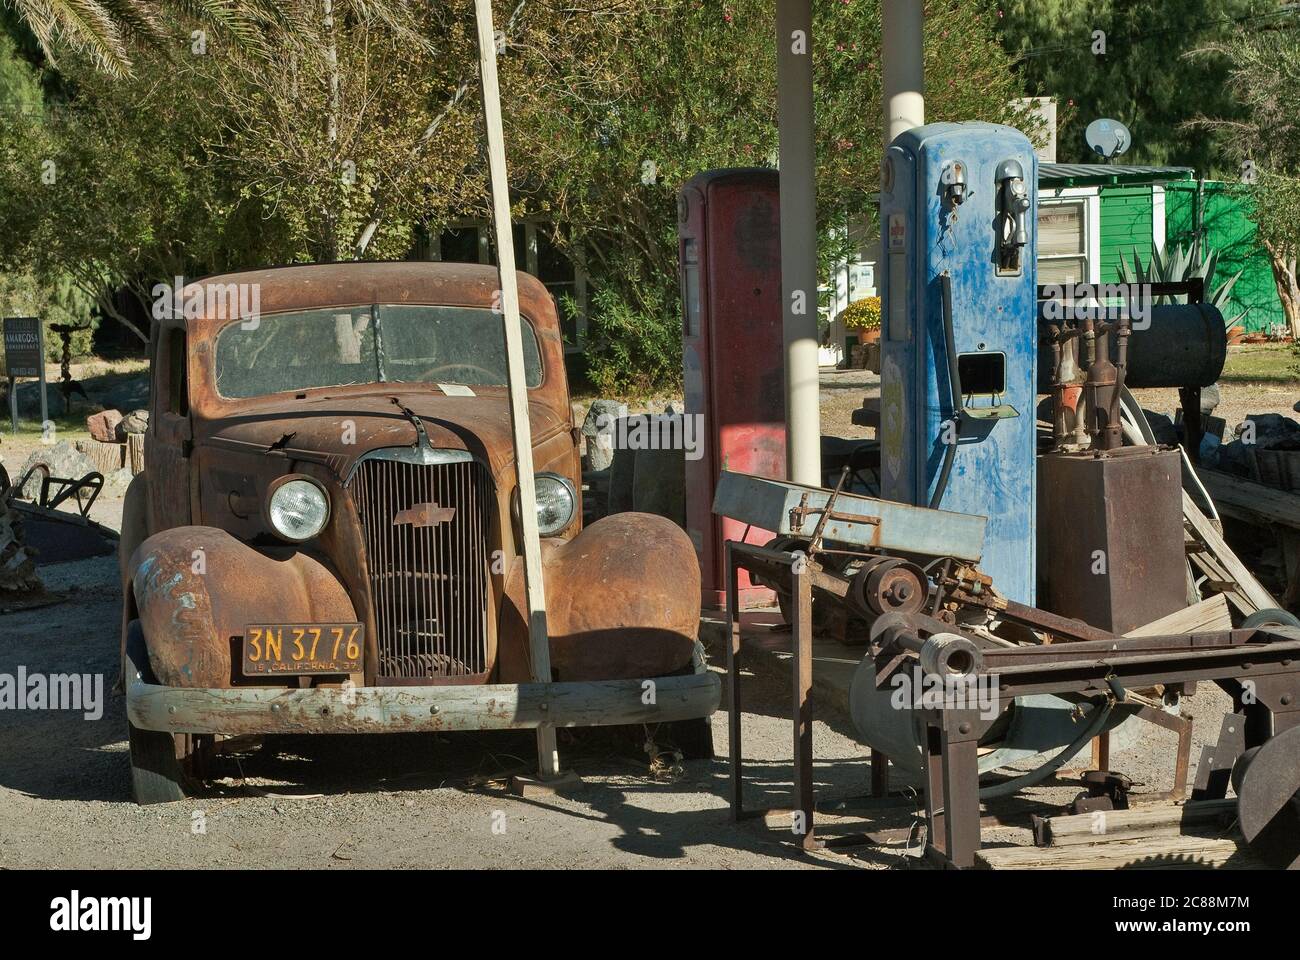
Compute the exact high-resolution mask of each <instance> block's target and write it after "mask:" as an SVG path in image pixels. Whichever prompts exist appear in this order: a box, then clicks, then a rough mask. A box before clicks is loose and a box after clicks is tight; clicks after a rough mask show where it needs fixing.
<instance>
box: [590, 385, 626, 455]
mask: <svg viewBox="0 0 1300 960" xmlns="http://www.w3.org/2000/svg"><path fill="white" fill-rule="evenodd" d="M626 416H627V404H626V403H619V402H618V401H617V400H596V401H594V402H593V403H592V404H591V409H589V410H588V411H587V417H586V419H585V420H583V421H582V435H583V437H585V438H586V440H587V458H586V459H587V469H588V470H605V469H607V468H608V467H609V465H610V464H611V463H613V462H614V438H615V425H616V424H617V423H618V421H619V420H620V419H622V418H623V417H626Z"/></svg>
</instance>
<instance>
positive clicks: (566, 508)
mask: <svg viewBox="0 0 1300 960" xmlns="http://www.w3.org/2000/svg"><path fill="white" fill-rule="evenodd" d="M533 483H534V484H535V485H536V488H537V533H538V534H539V535H540V536H543V537H553V536H555V535H556V534H557V533H563V532H564V530H565V529H566V528H567V527H568V526H569V524H570V523H572V522H573V512H574V510H575V509H577V505H578V497H577V494H575V493H574V492H573V484H571V483H570V482H569V481H568V480H566V479H565V478H564V477H562V476H560V475H559V474H557V473H539V474H537V476H536V477H534V478H533Z"/></svg>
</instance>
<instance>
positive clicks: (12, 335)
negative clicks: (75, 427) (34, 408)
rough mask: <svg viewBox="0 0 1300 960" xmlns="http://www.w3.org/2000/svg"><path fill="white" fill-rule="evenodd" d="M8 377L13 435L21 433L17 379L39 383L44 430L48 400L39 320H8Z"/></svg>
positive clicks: (5, 328)
mask: <svg viewBox="0 0 1300 960" xmlns="http://www.w3.org/2000/svg"><path fill="white" fill-rule="evenodd" d="M0 323H2V324H3V326H4V345H5V376H7V377H8V378H9V415H10V418H11V420H12V423H13V428H14V433H17V432H18V379H19V378H20V377H29V378H30V377H36V378H37V379H38V380H40V398H41V428H42V429H45V425H46V424H47V423H48V422H49V410H48V409H47V407H46V398H45V337H44V334H43V333H42V331H41V318H40V317H5V318H4V320H2V321H0Z"/></svg>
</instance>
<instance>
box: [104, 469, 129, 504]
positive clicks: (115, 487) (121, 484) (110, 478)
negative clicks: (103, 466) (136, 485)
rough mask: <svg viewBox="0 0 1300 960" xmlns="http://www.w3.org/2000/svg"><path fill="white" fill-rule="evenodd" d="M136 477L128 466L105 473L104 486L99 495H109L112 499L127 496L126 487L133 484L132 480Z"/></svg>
mask: <svg viewBox="0 0 1300 960" xmlns="http://www.w3.org/2000/svg"><path fill="white" fill-rule="evenodd" d="M134 478H135V474H133V473H132V472H131V471H130V469H129V468H127V467H123V468H122V469H121V470H114V471H113V472H112V473H109V474H105V476H104V488H103V489H102V490H100V491H99V495H100V496H101V497H108V498H109V499H111V500H120V499H121V498H122V497H124V496H126V488H127V487H129V486H130V485H131V481H132V480H133V479H134Z"/></svg>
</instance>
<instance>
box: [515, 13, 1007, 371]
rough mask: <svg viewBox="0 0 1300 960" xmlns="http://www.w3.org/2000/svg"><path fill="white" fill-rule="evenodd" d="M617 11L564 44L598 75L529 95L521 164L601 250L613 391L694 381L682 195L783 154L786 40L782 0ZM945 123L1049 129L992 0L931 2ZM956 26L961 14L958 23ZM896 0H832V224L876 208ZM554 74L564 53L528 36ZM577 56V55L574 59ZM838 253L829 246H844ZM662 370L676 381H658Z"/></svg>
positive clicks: (825, 139)
mask: <svg viewBox="0 0 1300 960" xmlns="http://www.w3.org/2000/svg"><path fill="white" fill-rule="evenodd" d="M625 9H627V11H628V12H626V13H625V14H623V15H621V16H609V17H604V18H602V19H601V20H600V21H599V22H598V23H593V24H591V25H590V26H588V27H587V28H586V30H585V31H580V32H577V33H575V34H573V35H570V36H568V37H567V40H566V42H565V43H564V45H563V49H565V50H566V52H568V53H569V54H570V56H572V57H573V58H574V59H575V60H577V61H579V62H581V63H584V64H588V65H589V68H588V70H587V72H586V73H585V74H584V76H583V79H582V82H580V83H575V84H573V85H572V86H571V87H569V88H565V87H564V86H563V85H562V84H558V83H549V84H546V87H547V89H549V90H552V91H554V95H553V96H551V97H525V98H523V99H522V100H520V101H516V102H515V103H514V110H515V115H514V117H513V122H512V124H511V126H510V128H508V129H507V137H506V139H507V143H508V145H509V146H510V147H511V152H512V156H511V164H512V171H513V172H514V173H515V174H516V176H517V177H518V179H519V180H520V183H521V186H522V193H523V194H524V198H525V204H526V207H527V209H528V210H529V211H530V212H534V213H538V214H542V215H545V216H548V217H550V218H551V219H552V221H553V222H554V223H555V224H556V228H555V234H556V235H555V239H556V241H557V242H558V243H559V244H560V245H562V246H564V247H566V248H567V249H568V250H569V251H570V252H571V255H572V256H573V257H574V258H575V259H578V260H580V261H582V262H583V265H584V267H585V268H586V272H587V273H588V274H589V275H590V276H591V278H592V280H593V282H594V283H595V285H596V287H597V289H598V290H599V291H603V292H602V294H601V295H600V296H598V298H597V299H596V302H595V303H594V309H593V311H592V313H591V316H590V318H589V320H590V330H591V331H592V333H593V334H594V339H593V342H592V344H591V346H590V347H589V349H588V351H587V352H588V355H589V360H591V361H592V362H593V363H594V365H595V369H594V373H595V376H594V379H595V380H596V381H597V383H598V385H600V386H601V387H602V389H616V388H617V389H632V390H647V389H650V387H651V386H652V385H661V384H662V381H665V380H669V381H670V380H672V379H675V378H676V377H678V376H680V349H681V338H680V304H679V300H678V292H677V236H676V225H677V221H676V193H677V189H678V187H679V186H680V185H681V183H682V182H683V181H685V180H687V179H689V178H690V177H691V176H693V175H694V174H696V173H698V172H700V171H702V170H707V169H710V168H715V167H728V166H768V167H771V166H775V165H776V153H777V129H776V53H775V44H776V36H775V25H774V20H773V11H772V5H771V3H770V2H767V0H737V2H728V3H720V2H706V3H701V2H698V0H667V2H662V3H658V4H654V5H649V4H645V5H641V6H639V7H635V8H633V5H629V7H628V8H625ZM926 14H927V24H928V25H929V26H928V27H927V30H926V32H925V66H926V112H927V119H930V120H977V119H978V120H993V121H1001V122H1009V123H1013V124H1016V125H1019V126H1021V127H1022V128H1028V129H1031V130H1032V129H1033V125H1032V123H1031V122H1030V121H1029V119H1028V117H1027V116H1026V114H1025V113H1024V112H1023V111H1022V110H1019V109H1017V108H1016V107H1015V106H1013V104H1012V101H1014V100H1015V99H1016V98H1018V97H1021V96H1022V89H1021V86H1020V81H1019V79H1018V78H1017V77H1016V75H1015V74H1014V72H1013V71H1012V70H1011V66H1010V59H1009V58H1008V57H1007V55H1006V54H1005V53H1004V52H1003V50H1002V48H1001V46H1000V45H999V43H998V41H997V37H996V33H995V24H996V16H995V12H994V10H993V8H992V6H991V5H990V4H989V3H986V2H982V0H945V2H931V3H929V4H927V9H926ZM950 25H951V26H950ZM880 42H881V27H880V4H879V2H878V0H853V2H851V3H834V4H830V3H826V4H822V3H818V4H815V5H814V24H813V45H814V47H813V54H814V57H815V61H814V71H813V72H814V82H815V84H816V90H815V98H816V99H815V109H816V136H817V189H818V207H819V209H818V219H819V225H820V227H821V229H820V231H819V233H820V235H821V236H822V237H823V238H826V239H825V240H824V243H830V242H832V241H831V238H832V237H833V232H832V231H830V230H828V229H827V228H828V227H829V226H830V225H832V224H834V223H837V222H840V221H842V220H843V219H844V218H846V217H852V218H854V219H857V220H859V221H867V220H870V219H871V218H872V217H873V216H874V212H873V200H874V195H875V193H876V192H877V191H878V189H879V180H880V173H879V170H880V166H879V165H880V157H881V151H882V146H881V144H882V140H883V123H884V121H883V111H882V107H881V85H880V64H881V57H880ZM520 57H521V59H522V61H523V65H522V69H523V70H524V71H525V73H526V74H527V75H528V76H530V77H545V76H547V75H548V71H552V70H554V69H563V66H561V67H558V68H557V67H556V65H555V64H554V62H553V60H554V57H553V56H551V57H548V56H545V55H543V53H542V52H539V51H533V50H530V49H527V48H524V49H522V50H521V51H520ZM570 69H571V68H570ZM827 259H829V258H827ZM656 381H659V384H656Z"/></svg>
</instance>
